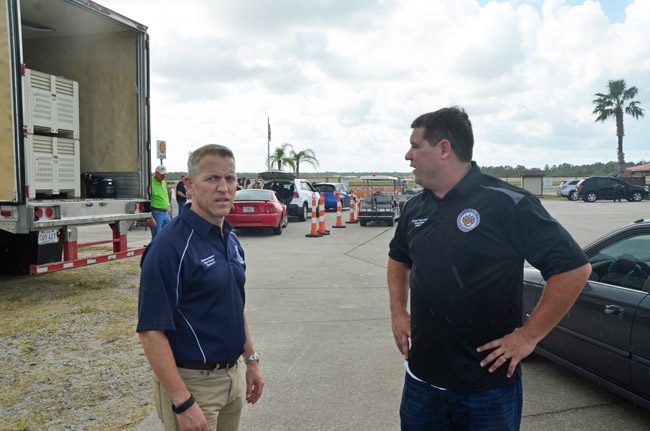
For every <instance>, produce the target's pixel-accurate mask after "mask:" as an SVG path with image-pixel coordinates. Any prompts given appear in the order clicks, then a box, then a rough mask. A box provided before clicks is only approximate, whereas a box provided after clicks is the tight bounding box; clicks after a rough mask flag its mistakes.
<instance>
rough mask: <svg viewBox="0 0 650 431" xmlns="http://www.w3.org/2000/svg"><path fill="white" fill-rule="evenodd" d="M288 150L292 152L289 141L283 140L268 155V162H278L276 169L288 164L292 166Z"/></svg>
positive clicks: (271, 163)
mask: <svg viewBox="0 0 650 431" xmlns="http://www.w3.org/2000/svg"><path fill="white" fill-rule="evenodd" d="M289 151H291V152H292V153H293V147H292V146H291V144H290V143H288V142H285V143H284V144H282V145H280V146H279V147H277V148H276V149H275V150H273V153H271V155H270V156H269V164H270V165H273V164H275V163H277V164H278V170H281V169H282V166H283V165H289V166H291V167H292V168H293V158H292V157H291V155H290V154H289Z"/></svg>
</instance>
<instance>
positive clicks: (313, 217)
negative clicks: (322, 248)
mask: <svg viewBox="0 0 650 431" xmlns="http://www.w3.org/2000/svg"><path fill="white" fill-rule="evenodd" d="M317 206H318V205H316V193H312V194H311V221H310V222H311V223H310V224H311V231H310V232H309V233H308V234H307V235H305V236H306V237H308V238H320V237H321V236H323V235H321V234H319V233H318V218H317V217H316V207H317Z"/></svg>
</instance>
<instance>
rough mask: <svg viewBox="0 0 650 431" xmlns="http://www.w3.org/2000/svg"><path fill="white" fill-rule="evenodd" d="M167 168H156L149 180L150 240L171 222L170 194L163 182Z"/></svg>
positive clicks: (165, 183)
mask: <svg viewBox="0 0 650 431" xmlns="http://www.w3.org/2000/svg"><path fill="white" fill-rule="evenodd" d="M165 175H167V168H165V167H164V166H162V165H161V166H158V167H156V171H155V173H154V175H153V177H152V178H151V219H150V220H149V226H151V239H152V240H153V239H154V238H155V237H156V234H157V233H158V232H160V231H161V230H162V229H163V228H164V227H165V226H166V225H167V224H168V223H169V222H171V220H172V218H171V210H172V207H171V192H170V191H169V190H168V189H167V182H166V181H165Z"/></svg>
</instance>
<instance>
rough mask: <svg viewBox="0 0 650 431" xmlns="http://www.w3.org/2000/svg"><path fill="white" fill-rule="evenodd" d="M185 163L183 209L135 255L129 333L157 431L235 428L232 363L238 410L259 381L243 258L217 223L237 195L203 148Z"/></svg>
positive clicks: (218, 158)
mask: <svg viewBox="0 0 650 431" xmlns="http://www.w3.org/2000/svg"><path fill="white" fill-rule="evenodd" d="M187 165H188V178H187V179H186V181H187V182H186V185H187V190H188V192H189V193H191V195H192V206H191V208H186V209H185V210H183V212H182V214H181V215H180V216H179V217H177V218H175V219H174V220H173V221H172V222H171V223H170V225H169V226H168V227H166V228H165V230H163V231H161V232H159V234H158V235H157V239H156V241H153V242H152V243H151V244H150V246H149V247H147V250H146V251H145V254H144V255H143V257H142V262H141V266H142V274H141V278H140V298H139V304H138V326H137V331H138V333H139V336H140V341H141V343H142V347H143V349H144V352H145V355H146V357H147V359H148V360H149V363H150V364H151V368H152V369H153V372H154V400H155V402H156V408H157V410H158V416H159V417H160V419H161V421H162V422H163V424H164V426H165V430H178V429H180V430H186V429H192V430H194V429H197V430H207V429H211V430H215V429H218V430H219V431H224V430H225V431H230V430H237V429H238V426H239V417H240V413H241V409H242V405H243V402H242V383H241V375H240V367H241V361H239V358H240V356H242V355H243V358H244V359H243V361H244V363H245V364H246V398H245V399H246V401H247V402H248V403H251V404H254V403H256V402H257V400H258V399H259V398H260V396H261V395H262V390H263V388H264V380H263V378H262V375H261V373H260V370H259V357H258V356H257V354H256V353H255V349H254V347H253V340H252V338H251V336H250V332H249V329H248V324H247V323H246V316H245V314H244V302H245V292H244V283H245V269H246V264H245V261H244V251H243V249H242V247H241V244H240V243H239V240H238V239H237V237H236V236H235V234H234V233H233V232H232V226H230V224H229V223H228V222H227V221H225V219H224V217H225V216H226V215H227V214H228V213H229V212H230V208H231V207H232V205H233V202H234V199H235V191H236V190H237V176H236V174H235V158H234V155H233V153H232V151H230V150H229V149H228V148H226V147H223V146H220V145H206V146H203V147H201V148H199V149H197V150H195V151H194V152H192V153H191V154H190V156H189V159H188V162H187Z"/></svg>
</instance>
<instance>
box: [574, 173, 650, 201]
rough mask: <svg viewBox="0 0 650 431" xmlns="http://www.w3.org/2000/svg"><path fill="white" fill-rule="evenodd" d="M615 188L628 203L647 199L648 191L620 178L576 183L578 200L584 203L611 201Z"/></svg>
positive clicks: (591, 178)
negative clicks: (600, 200) (599, 200)
mask: <svg viewBox="0 0 650 431" xmlns="http://www.w3.org/2000/svg"><path fill="white" fill-rule="evenodd" d="M615 186H617V187H619V194H620V196H621V198H624V199H627V200H628V201H633V202H640V201H641V200H642V199H644V198H647V197H648V191H647V190H646V189H645V188H644V187H642V186H637V185H634V184H630V183H628V182H626V181H623V180H622V179H620V178H614V177H589V178H585V179H584V180H582V181H580V182H579V183H578V199H582V200H583V201H585V202H596V201H597V200H598V199H613V198H614V187H615Z"/></svg>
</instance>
